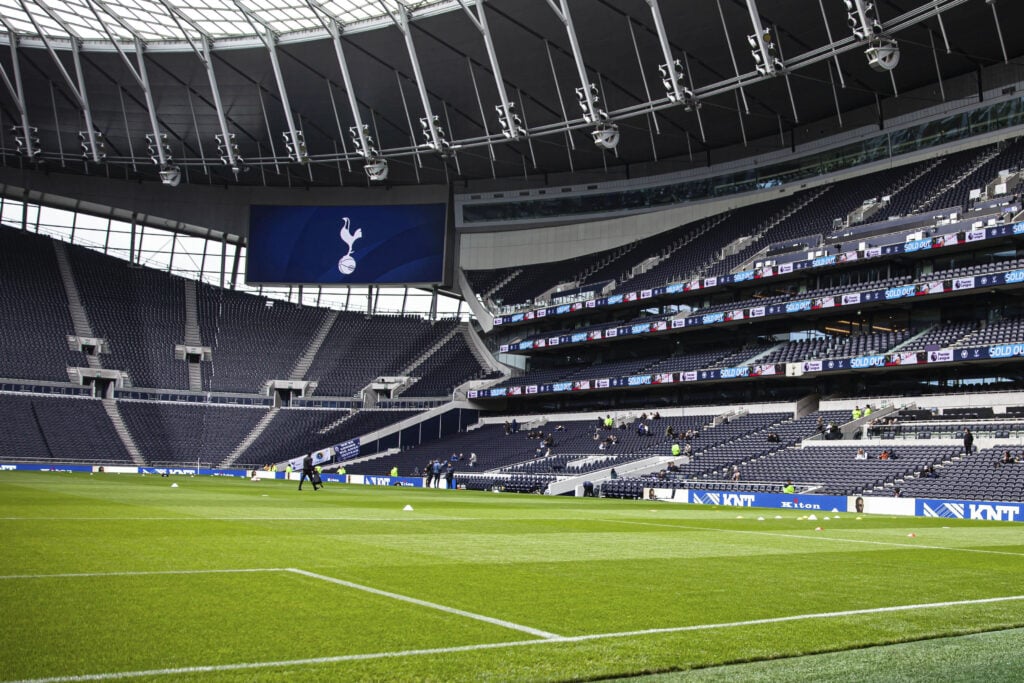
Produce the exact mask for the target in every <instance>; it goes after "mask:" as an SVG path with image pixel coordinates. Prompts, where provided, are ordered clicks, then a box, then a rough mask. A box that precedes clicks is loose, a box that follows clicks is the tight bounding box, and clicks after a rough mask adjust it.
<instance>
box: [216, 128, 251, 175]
mask: <svg viewBox="0 0 1024 683" xmlns="http://www.w3.org/2000/svg"><path fill="white" fill-rule="evenodd" d="M213 137H214V138H216V140H217V154H218V155H219V156H220V162H221V163H222V164H224V165H225V166H230V167H231V171H232V173H234V174H235V178H237V177H238V174H239V173H241V172H242V171H244V170H246V168H247V167H246V165H245V159H243V158H242V155H241V154H239V153H238V142H237V141H236V139H235V134H234V133H228V136H227V140H225V139H224V136H223V135H222V134H220V133H217V134H216V135H214V136H213Z"/></svg>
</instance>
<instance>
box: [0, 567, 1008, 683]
mask: <svg viewBox="0 0 1024 683" xmlns="http://www.w3.org/2000/svg"><path fill="white" fill-rule="evenodd" d="M289 571H292V570H289ZM294 571H296V572H298V573H302V574H306V573H307V572H302V571H301V570H294ZM315 576H316V575H314V577H315ZM328 578H329V577H328ZM1015 600H1024V595H1007V596H1002V597H994V598H977V599H974V600H954V601H947V602H931V603H922V604H913V605H890V606H888V607H871V608H867V609H854V610H844V611H842V612H817V613H812V614H793V615H790V616H785V617H768V618H765V619H751V620H748V621H731V622H725V623H718V624H693V625H690V626H670V627H665V628H652V629H643V630H638V631H621V632H618V633H593V634H586V635H581V636H554V637H551V638H544V639H538V640H519V641H511V642H506V643H480V644H477V645H461V646H455V647H439V648H428V649H420V650H400V651H396V652H372V653H364V654H352V655H335V656H330V657H310V658H305V659H289V660H279V661H270V662H241V663H236V664H213V665H208V666H187V667H177V668H168V669H147V670H144V671H115V672H109V673H98V674H81V675H75V676H52V677H48V678H31V679H22V680H19V681H7V682H5V683H79V682H83V681H108V680H117V679H123V678H143V677H146V676H183V675H188V674H197V673H216V672H219V671H245V670H253V669H270V668H282V667H288V666H309V665H318V664H337V663H342V662H353V661H360V660H370V659H389V658H395V657H416V656H422V655H438V654H455V653H458V652H476V651H480V650H494V649H498V648H514V647H524V646H534V645H546V644H552V643H558V644H562V643H581V642H586V641H591V640H605V639H610V638H630V637H636V636H647V635H657V634H666V633H684V632H687V631H709V630H714V629H727V628H739V627H743V626H761V625H765V624H779V623H785V622H793V621H806V620H810V619H835V618H842V617H851V616H863V615H869V614H883V613H886V612H907V611H913V610H923V609H940V608H943V607H965V606H969V605H985V604H992V603H999V602H1010V601H1015Z"/></svg>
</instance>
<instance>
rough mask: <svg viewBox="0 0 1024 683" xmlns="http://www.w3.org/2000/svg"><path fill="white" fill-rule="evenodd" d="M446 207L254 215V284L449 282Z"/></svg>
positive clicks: (286, 209) (271, 209)
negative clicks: (446, 265) (446, 278)
mask: <svg viewBox="0 0 1024 683" xmlns="http://www.w3.org/2000/svg"><path fill="white" fill-rule="evenodd" d="M445 210H446V206H445V204H402V205H393V206H265V205H253V206H251V207H250V208H249V250H248V257H247V264H246V274H245V276H246V277H245V279H246V282H247V283H248V284H289V283H294V284H313V285H349V284H371V285H373V284H381V285H383V284H429V283H437V282H441V281H443V279H444V253H445V226H446V215H445Z"/></svg>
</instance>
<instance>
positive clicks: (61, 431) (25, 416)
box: [0, 394, 131, 463]
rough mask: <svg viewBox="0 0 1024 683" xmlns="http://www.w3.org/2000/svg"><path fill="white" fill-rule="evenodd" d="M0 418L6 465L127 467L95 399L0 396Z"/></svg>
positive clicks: (122, 450)
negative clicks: (45, 463)
mask: <svg viewBox="0 0 1024 683" xmlns="http://www.w3.org/2000/svg"><path fill="white" fill-rule="evenodd" d="M0 414H2V415H3V416H4V429H2V430H0V458H3V459H5V460H18V461H21V462H26V461H27V462H52V463H70V462H86V463H90V462H99V463H131V457H130V456H129V455H128V451H127V450H126V449H125V447H124V444H123V443H122V442H121V440H120V439H119V438H118V436H117V434H116V433H115V431H114V428H113V426H112V425H111V422H110V418H109V417H107V414H106V412H105V411H104V409H103V405H102V404H101V402H100V401H99V400H98V399H94V398H65V397H58V396H36V395H19V394H0Z"/></svg>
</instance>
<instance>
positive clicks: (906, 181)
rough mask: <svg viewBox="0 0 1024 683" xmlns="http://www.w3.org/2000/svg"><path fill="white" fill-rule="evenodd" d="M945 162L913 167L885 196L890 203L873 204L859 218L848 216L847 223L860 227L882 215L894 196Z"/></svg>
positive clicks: (940, 161) (941, 160) (937, 161)
mask: <svg viewBox="0 0 1024 683" xmlns="http://www.w3.org/2000/svg"><path fill="white" fill-rule="evenodd" d="M943 161H944V159H943V157H939V158H938V159H935V160H933V161H932V162H930V163H925V164H922V165H920V166H919V167H918V166H914V167H912V168H913V172H912V173H909V174H907V175H906V176H904V177H903V178H901V179H900V181H899V182H898V183H896V185H895V186H894V187H892V188H890V189H889V191H888V192H886V193H885V196H887V197H889V198H890V199H889V201H884V202H876V203H875V204H872V205H871V206H869V207H867V209H866V210H864V211H860V213H859V214H858V215H857V216H854V214H850V215H849V216H847V223H848V224H849V225H858V224H863V223H867V222H869V221H870V219H871V217H872V216H874V215H876V214H878V213H880V212H881V211H882V210H883V209H884V208H885V207H887V206H888V205H889V202H890V201H892V197H893V196H895V195H896V194H898V193H900V192H902V191H903V190H904V189H906V188H907V187H908V186H909V185H912V184H913V183H914V182H916V181H917V179H918V178H920V177H921V176H923V175H925V174H927V173H930V172H931V171H932V169H934V168H935V167H936V166H938V165H939V164H941V163H942V162H943ZM855 213H856V212H855Z"/></svg>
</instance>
